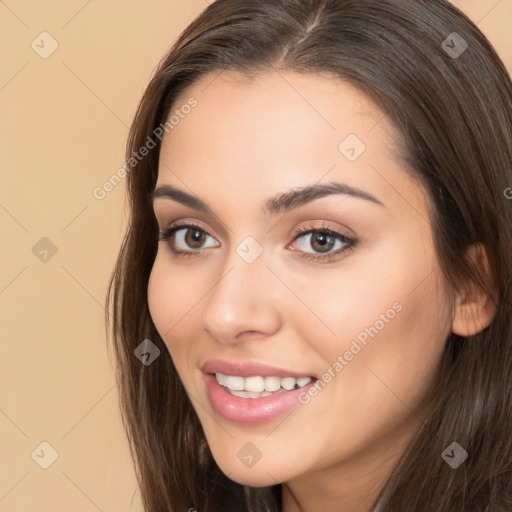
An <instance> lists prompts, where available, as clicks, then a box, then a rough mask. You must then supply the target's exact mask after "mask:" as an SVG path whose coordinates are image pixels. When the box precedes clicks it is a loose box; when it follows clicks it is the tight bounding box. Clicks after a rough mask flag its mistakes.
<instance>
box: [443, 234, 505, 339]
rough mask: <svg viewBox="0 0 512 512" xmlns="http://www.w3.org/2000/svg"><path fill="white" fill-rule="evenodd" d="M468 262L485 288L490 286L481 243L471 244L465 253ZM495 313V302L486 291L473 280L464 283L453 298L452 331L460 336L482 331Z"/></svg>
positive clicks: (485, 255)
mask: <svg viewBox="0 0 512 512" xmlns="http://www.w3.org/2000/svg"><path fill="white" fill-rule="evenodd" d="M466 258H467V261H468V264H469V265H470V266H471V267H472V268H473V269H474V270H475V272H476V273H477V274H479V275H481V276H482V277H483V278H484V280H485V283H486V285H487V286H486V288H487V289H488V290H489V289H490V288H491V276H490V272H489V263H488V257H487V253H486V251H485V248H484V247H483V245H482V244H474V245H472V246H471V247H470V248H469V249H468V251H467V253H466ZM495 314H496V302H495V300H494V298H493V297H492V296H491V294H490V293H489V292H488V291H485V290H484V289H482V287H480V286H479V285H478V284H476V283H474V282H470V283H464V286H463V287H462V289H461V291H460V292H457V295H456V298H455V305H454V311H453V314H452V317H453V319H452V332H453V333H454V334H457V335H459V336H462V337H467V336H472V335H473V334H477V333H478V332H480V331H483V330H484V329H485V328H486V327H487V326H488V325H489V324H490V323H491V322H492V320H493V318H494V315H495Z"/></svg>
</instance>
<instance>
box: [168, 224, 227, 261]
mask: <svg viewBox="0 0 512 512" xmlns="http://www.w3.org/2000/svg"><path fill="white" fill-rule="evenodd" d="M159 240H160V241H167V242H168V243H169V245H170V246H171V250H172V251H173V252H175V253H183V254H184V253H193V252H197V253H200V252H201V251H202V249H204V248H206V247H218V246H219V245H220V244H219V243H218V242H217V241H216V240H215V239H214V238H213V237H212V236H211V235H209V234H208V233H207V232H206V231H205V230H204V229H202V228H200V227H199V226H194V225H193V224H179V225H174V226H171V227H170V228H169V229H167V230H166V231H165V232H163V233H160V238H159ZM205 244H206V245H205Z"/></svg>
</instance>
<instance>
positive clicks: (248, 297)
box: [200, 250, 281, 344]
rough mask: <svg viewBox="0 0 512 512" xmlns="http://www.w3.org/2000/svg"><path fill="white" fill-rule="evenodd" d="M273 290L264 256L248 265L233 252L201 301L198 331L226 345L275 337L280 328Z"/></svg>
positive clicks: (274, 291) (275, 295)
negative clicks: (247, 339)
mask: <svg viewBox="0 0 512 512" xmlns="http://www.w3.org/2000/svg"><path fill="white" fill-rule="evenodd" d="M276 288H277V287H276V279H275V276H274V275H273V274H272V272H270V270H269V269H268V268H267V265H266V258H265V257H264V253H263V254H261V255H260V256H259V257H258V259H257V260H256V261H254V262H252V263H247V262H246V261H244V259H243V258H242V257H240V256H239V255H238V254H237V252H236V251H235V250H233V251H232V254H230V257H229V258H227V260H226V261H225V263H224V264H223V265H222V267H221V269H220V271H219V272H218V277H217V279H216V281H215V283H214V284H213V286H212V288H211V290H210V292H209V293H208V294H207V296H206V297H205V299H204V301H202V311H201V313H200V315H201V316H200V324H201V328H202V329H204V330H205V331H207V332H208V333H209V334H210V335H211V336H213V337H214V338H215V339H216V340H217V341H218V342H220V343H225V344H236V343H240V342H241V341H242V340H243V339H245V338H248V337H250V338H254V337H267V336H270V335H272V334H274V333H275V332H276V331H278V330H279V328H280V325H281V317H280V313H279V311H281V308H280V307H279V297H278V296H277V293H276Z"/></svg>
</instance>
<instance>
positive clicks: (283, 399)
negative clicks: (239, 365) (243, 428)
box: [205, 374, 315, 423]
mask: <svg viewBox="0 0 512 512" xmlns="http://www.w3.org/2000/svg"><path fill="white" fill-rule="evenodd" d="M205 379H206V386H207V388H208V396H209V398H210V403H211V404H212V406H213V408H214V409H215V411H216V412H217V413H218V414H219V415H220V416H222V417H223V418H224V419H226V420H229V421H233V422H236V423H261V422H264V421H269V420H272V419H274V418H277V417H278V416H281V415H283V414H284V413H285V412H287V411H289V410H290V409H291V408H292V407H294V406H295V405H297V404H299V403H300V402H299V395H300V394H301V393H304V392H306V393H307V391H308V389H309V388H310V387H311V386H313V385H314V383H315V381H313V382H310V383H309V384H307V385H305V386H304V387H302V388H300V389H294V390H292V391H286V392H283V393H277V394H275V395H270V396H264V397H261V398H242V397H239V396H235V395H232V394H231V393H230V392H229V391H228V390H227V389H226V388H225V387H224V386H221V385H220V384H219V383H218V381H217V377H215V375H211V374H208V375H205Z"/></svg>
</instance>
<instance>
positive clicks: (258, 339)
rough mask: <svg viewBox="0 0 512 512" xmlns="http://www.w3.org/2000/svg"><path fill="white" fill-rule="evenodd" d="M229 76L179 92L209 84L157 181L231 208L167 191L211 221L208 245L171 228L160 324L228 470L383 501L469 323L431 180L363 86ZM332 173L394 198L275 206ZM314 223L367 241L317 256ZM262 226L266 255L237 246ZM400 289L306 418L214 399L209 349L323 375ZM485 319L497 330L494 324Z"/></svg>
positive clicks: (198, 219)
mask: <svg viewBox="0 0 512 512" xmlns="http://www.w3.org/2000/svg"><path fill="white" fill-rule="evenodd" d="M212 79H213V78H212V77H211V76H207V77H204V78H203V79H202V80H201V81H200V82H198V83H197V84H195V85H194V86H192V87H190V88H189V89H187V91H186V92H185V94H183V95H182V97H181V98H180V99H179V100H178V101H177V102H176V106H177V107H179V105H181V104H183V103H185V102H186V101H187V100H188V98H190V97H194V98H196V99H197V101H198V105H197V107H196V108H195V109H194V110H193V111H192V112H191V113H190V114H189V115H187V116H186V117H185V118H184V119H182V120H180V122H179V124H178V125H176V126H175V127H174V128H173V129H172V130H171V131H170V132H169V133H168V134H167V135H166V136H165V137H164V140H163V143H162V148H161V154H160V168H159V177H158V183H157V187H158V186H160V185H164V184H170V185H172V186H174V187H177V188H180V189H181V190H184V191H185V192H187V193H189V194H193V195H196V196H198V197H199V198H201V199H202V200H203V201H204V202H205V203H207V204H208V205H209V206H210V207H211V209H212V211H213V214H205V213H202V212H199V211H197V210H195V209H193V208H191V207H188V206H184V205H182V204H179V203H178V202H176V201H173V200H170V199H168V198H159V199H156V200H155V203H154V208H155V215H156V218H157V220H158V223H159V227H160V229H161V230H162V231H163V230H165V229H166V228H167V227H169V226H170V225H171V224H173V223H174V222H176V221H178V220H185V221H191V222H193V223H194V224H197V225H199V226H200V227H201V229H203V230H204V231H206V233H207V234H208V235H209V236H206V238H205V239H204V242H203V244H204V245H203V252H202V253H199V254H197V251H198V249H197V248H194V247H197V246H193V247H192V248H191V247H190V246H186V245H183V241H181V242H179V241H178V240H177V239H174V242H173V241H172V239H171V240H169V241H161V242H160V243H159V249H158V253H157V256H156V260H155V262H154V266H153V270H152V273H151V277H150V282H149V287H148V300H149V307H150V312H151V315H152V318H153V321H154V324H155V326H156V328H157V329H158V331H159V333H160V334H161V336H162V338H163V339H164V341H165V343H166V344H167V346H168V349H169V351H170V354H171V356H172V358H173V360H174V363H175V366H176V368H177V370H178V372H179V375H180V377H181V379H182V382H183V384H184V387H185V389H186V391H187V393H188V394H189V396H190V398H191V400H192V403H193V405H194V407H195V409H196V412H197V414H198V417H199V419H200V421H201V424H202V426H203V428H204V431H205V435H206V437H207V440H208V443H209V446H210V448H211V450H212V453H213V456H214V458H215V460H216V461H217V463H218V465H219V467H220V468H221V469H222V471H223V472H224V473H225V474H226V475H228V476H229V477H230V478H231V479H233V480H235V481H237V482H239V483H243V484H248V485H253V486H265V485H274V484H276V483H284V484H285V485H284V494H283V496H284V507H283V510H284V511H286V512H293V511H299V510H301V508H300V507H303V509H304V510H307V511H308V512H316V511H320V510H321V511H322V512H326V511H335V510H344V511H346V512H352V511H353V512H356V511H368V510H370V508H371V506H372V505H373V503H374V500H375V498H376V496H377V494H378V492H379V491H380V489H381V488H382V486H383V485H384V484H385V482H386V479H387V478H388V477H389V475H390V472H391V470H392V468H393V466H394V465H395V464H396V463H397V461H398V460H399V458H400V456H401V455H402V453H403V451H404V449H405V447H406V445H407V443H408V442H409V441H410V440H411V439H412V437H413V436H414V435H415V434H416V432H417V431H418V429H419V427H420V426H421V422H422V421H423V420H424V418H425V417H426V414H427V412H428V402H427V398H428V395H429V391H430V390H431V388H432V385H433V383H434V382H435V379H436V375H437V372H438V369H439V364H440V360H441V356H442V352H443V349H444V346H445V342H446V338H447V336H448V334H449V332H450V331H451V330H452V328H453V326H454V323H456V322H458V324H457V326H458V328H459V330H460V329H462V330H463V329H464V328H463V327H461V326H464V325H466V324H464V322H463V320H462V319H461V317H460V314H459V312H458V310H457V304H460V301H456V300H455V299H456V297H455V295H454V294H453V293H452V292H450V290H449V289H448V287H447V285H446V282H445V280H444V278H443V277H442V274H441V272H440V270H439V267H438V260H437V256H436V253H435V251H434V245H433V236H432V230H431V225H430V223H429V221H428V219H429V213H428V212H429V205H428V201H427V199H426V194H425V192H424V190H423V189H422V188H421V187H420V186H419V185H418V183H417V182H416V181H414V180H413V179H412V178H411V177H410V176H409V175H408V174H407V172H405V170H404V169H403V168H401V167H400V165H399V164H398V163H397V160H396V158H395V157H394V156H393V150H394V149H396V147H395V146H394V142H393V138H392V137H391V136H390V135H392V133H393V130H392V128H391V126H390V125H389V124H388V122H387V119H386V118H385V116H384V115H383V113H382V112H381V111H380V110H379V109H378V108H377V107H376V106H375V105H374V104H373V103H372V102H371V101H370V100H369V99H368V98H367V97H366V96H364V95H363V94H362V93H361V92H359V91H358V90H357V89H354V88H353V87H351V86H349V85H347V84H346V83H343V82H341V81H339V80H334V79H332V78H330V79H328V78H327V77H321V76H318V75H312V74H310V75H306V74H297V73H295V72H291V71H287V72H285V71H280V72H279V73H277V72H268V73H265V74H261V75H258V76H257V77H256V78H254V79H252V80H249V79H248V78H246V77H245V76H242V75H240V74H237V73H235V72H223V73H222V74H221V75H220V76H217V78H215V80H213V81H212ZM349 134H356V135H357V137H358V138H359V139H361V140H362V141H364V144H365V146H366V150H365V151H364V152H363V153H362V154H361V155H360V156H359V158H357V160H355V161H353V162H351V161H349V160H348V159H347V158H346V157H345V156H344V155H343V154H342V153H341V152H340V150H339V149H338V146H339V144H340V142H342V141H343V140H344V139H345V137H347V135H349ZM329 182H340V183H345V184H349V185H351V186H354V187H358V188H359V189H362V190H363V191H365V192H367V193H369V194H372V195H373V196H374V197H375V198H377V199H378V200H379V201H380V202H382V203H383V205H379V204H376V203H373V202H371V201H367V200H363V199H359V198H355V197H352V196H348V195H331V196H327V197H323V198H319V199H316V200H314V201H312V202H310V203H308V204H305V205H303V206H301V207H300V208H297V209H294V210H292V211H290V212H288V213H287V214H286V215H284V214H278V215H267V214H265V213H263V211H262V206H263V205H264V203H265V201H266V200H267V199H268V198H270V197H273V196H275V195H276V194H280V193H285V192H289V191H290V190H291V189H292V188H294V187H303V186H307V185H313V184H316V183H323V184H326V183H329ZM311 226H313V227H315V228H320V227H322V226H328V227H330V228H332V229H334V230H336V231H338V232H339V233H341V234H344V235H345V236H348V237H353V238H354V239H355V240H356V244H355V246H354V247H353V248H352V249H350V250H347V251H345V252H342V253H341V254H338V255H337V256H336V257H335V258H333V259H332V260H331V261H321V260H320V261H314V260H312V259H306V258H304V257H301V254H302V255H304V253H309V255H310V256H315V255H317V256H319V255H320V256H321V254H322V253H321V252H318V245H316V244H313V246H312V244H311V240H310V237H309V236H308V235H303V236H302V238H300V239H297V240H295V241H294V239H293V234H294V232H295V230H296V229H297V228H301V227H307V228H310V227H311ZM181 233H182V234H183V233H186V231H181ZM247 236H251V237H253V238H254V239H255V240H257V242H258V243H259V245H260V246H261V248H262V250H263V252H262V254H261V255H260V256H259V257H258V258H257V259H256V260H255V261H254V262H253V263H250V264H249V263H247V262H246V261H244V259H242V258H241V257H240V256H239V255H238V254H237V252H236V248H237V246H238V245H239V244H240V242H241V241H242V240H244V239H245V238H246V237H247ZM172 247H174V248H175V249H177V250H195V251H196V254H195V255H194V256H193V257H190V258H188V257H183V256H180V255H179V254H173V252H172V250H171V248H172ZM339 247H342V244H341V242H339V243H337V244H336V246H335V247H333V249H332V250H331V252H335V251H336V250H337V249H338V248H339ZM394 303H399V304H400V305H401V307H402V308H401V311H400V312H398V313H397V314H396V315H395V317H394V318H393V319H391V320H390V321H389V322H387V323H386V324H385V327H384V328H382V329H381V330H380V331H379V332H378V335H376V336H375V337H374V338H373V339H370V340H369V341H368V344H367V345H366V346H364V348H363V349H362V350H361V351H360V352H359V353H358V354H357V355H356V356H354V358H353V359H352V360H351V361H350V362H348V364H347V365H346V366H345V367H344V368H343V370H342V371H341V372H339V373H337V374H336V376H335V377H334V378H333V379H332V380H331V381H330V382H329V383H328V384H327V385H326V386H325V387H324V388H323V389H322V390H321V392H319V393H318V395H317V396H315V397H314V398H312V399H311V401H310V402H309V403H308V404H307V405H300V404H298V405H297V406H296V407H295V408H294V409H293V410H292V412H291V414H289V415H288V416H283V417H279V418H277V419H275V420H271V421H267V422H263V423H260V424H256V425H255V424H249V425H247V424H237V423H234V422H230V421H226V420H224V419H223V418H222V417H220V416H219V415H218V414H217V413H216V412H215V410H214V409H213V408H212V406H211V404H210V402H209V400H208V397H207V390H206V387H205V384H204V381H203V374H202V372H201V371H200V367H201V365H202V364H203V363H204V362H205V361H206V360H209V359H227V360H230V361H251V362H257V363H264V364H270V365H274V366H279V367H283V368H286V369H289V370H292V371H296V372H300V373H303V374H305V375H313V376H316V377H318V378H320V377H321V376H322V374H324V372H326V371H327V370H328V368H330V367H332V365H333V363H334V362H335V361H336V360H337V357H338V355H343V354H344V353H345V352H346V351H347V350H348V349H349V348H350V346H351V343H352V341H353V340H354V339H355V338H356V336H357V335H358V334H359V333H360V332H361V331H363V330H364V329H365V328H366V327H370V326H372V325H374V324H375V322H376V321H377V320H379V318H381V317H380V315H381V314H383V313H385V312H386V310H388V309H389V308H391V307H392V305H393V304H394ZM473 313H474V312H473ZM473 318H475V315H473ZM477 320H478V322H479V328H482V325H483V324H485V323H488V322H487V321H486V320H485V319H484V320H482V318H478V319H477ZM470 330H471V329H470ZM248 442H251V443H253V444H254V445H255V446H256V447H257V448H258V450H259V451H260V452H261V454H262V457H261V459H260V460H259V461H258V462H257V464H255V465H254V466H253V467H252V468H248V467H246V466H245V465H244V464H242V463H241V461H240V460H239V459H238V457H237V452H238V451H239V450H240V449H241V448H242V447H243V446H244V445H245V444H246V443H248ZM299 504H300V506H299Z"/></svg>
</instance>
